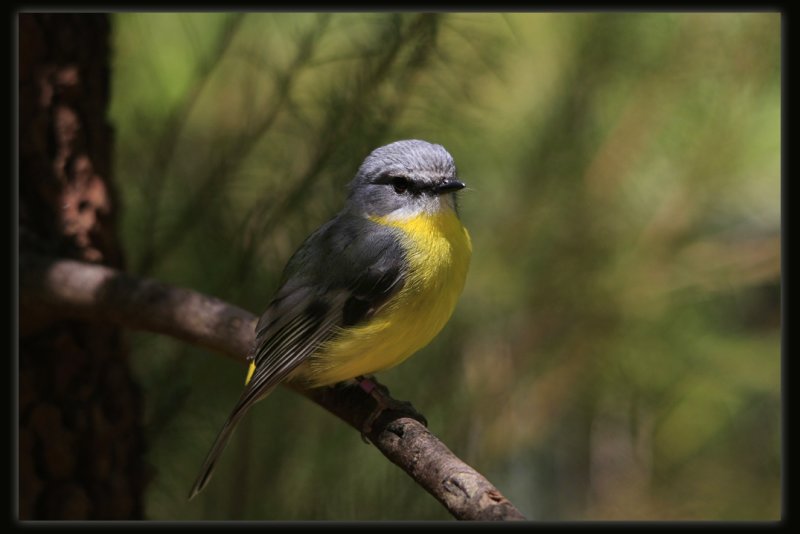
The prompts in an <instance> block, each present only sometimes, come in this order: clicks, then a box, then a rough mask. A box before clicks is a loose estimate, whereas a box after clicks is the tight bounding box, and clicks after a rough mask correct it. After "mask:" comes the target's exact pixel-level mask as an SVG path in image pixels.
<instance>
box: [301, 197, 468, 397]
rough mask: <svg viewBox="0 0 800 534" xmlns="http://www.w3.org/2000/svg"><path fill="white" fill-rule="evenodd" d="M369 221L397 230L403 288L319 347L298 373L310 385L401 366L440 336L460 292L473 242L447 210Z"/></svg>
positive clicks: (323, 383)
mask: <svg viewBox="0 0 800 534" xmlns="http://www.w3.org/2000/svg"><path fill="white" fill-rule="evenodd" d="M374 220H375V222H378V223H379V224H385V225H389V226H394V227H396V228H399V229H400V230H402V233H403V240H404V242H403V245H404V248H405V250H406V257H407V260H408V263H409V270H408V273H407V275H406V279H405V285H404V286H403V288H402V289H401V290H400V291H399V292H398V294H397V295H395V297H394V298H392V299H391V300H390V301H389V302H388V303H387V304H386V305H385V306H384V307H383V308H381V309H380V310H379V311H378V312H377V313H376V314H375V315H374V316H373V317H372V318H371V319H370V320H369V321H367V323H365V324H363V325H360V326H357V327H354V328H351V329H349V330H347V331H346V332H345V333H343V334H342V335H341V336H339V337H337V338H336V339H334V340H333V341H331V342H328V343H327V344H325V345H324V346H323V347H322V349H321V350H320V351H319V352H318V353H317V356H316V357H315V358H313V359H312V360H311V362H310V365H309V366H308V367H306V368H305V369H304V370H303V371H304V372H303V373H302V374H303V375H305V376H304V377H303V378H304V379H306V380H308V381H309V382H310V384H311V385H313V386H323V385H328V384H333V383H335V382H340V381H342V380H347V379H349V378H353V377H355V376H359V375H365V374H371V373H375V372H377V371H380V370H383V369H387V368H389V367H392V366H394V365H397V364H398V363H400V362H402V361H403V360H405V359H406V358H408V357H409V356H411V355H412V354H414V353H415V352H417V351H418V350H419V349H421V348H422V347H424V346H425V345H427V344H428V343H429V342H430V341H431V340H432V339H433V338H434V337H435V336H436V334H438V333H439V331H440V330H441V329H442V328H443V327H444V325H445V324H446V323H447V321H448V319H450V315H451V314H452V313H453V309H454V308H455V305H456V302H457V301H458V297H459V295H460V294H461V290H462V289H463V288H464V281H465V280H466V277H467V270H468V268H469V261H470V257H471V255H472V244H471V242H470V237H469V233H468V232H467V230H466V228H464V227H463V226H462V225H461V222H460V221H459V220H458V217H457V216H456V214H455V213H454V212H453V211H452V210H450V209H445V210H442V211H440V212H438V213H435V214H423V215H418V216H415V217H413V218H410V219H404V220H389V219H385V218H376V219H374Z"/></svg>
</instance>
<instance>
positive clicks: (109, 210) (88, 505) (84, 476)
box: [18, 13, 145, 519]
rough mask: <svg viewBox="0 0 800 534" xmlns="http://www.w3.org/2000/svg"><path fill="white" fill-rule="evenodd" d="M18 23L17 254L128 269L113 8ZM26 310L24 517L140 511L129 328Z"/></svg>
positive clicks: (140, 460) (129, 515) (137, 413)
mask: <svg viewBox="0 0 800 534" xmlns="http://www.w3.org/2000/svg"><path fill="white" fill-rule="evenodd" d="M18 24H19V139H20V141H19V165H20V167H19V248H20V253H21V254H25V253H26V252H32V251H34V252H39V253H42V252H46V253H49V254H53V255H57V256H60V257H67V258H75V259H79V260H82V261H84V262H90V263H95V264H104V265H108V266H112V267H115V268H124V265H123V257H122V253H121V248H120V245H119V242H118V240H117V229H116V224H115V215H116V212H117V202H116V199H115V197H114V191H113V188H112V182H111V155H112V152H111V150H112V143H113V136H112V131H111V128H110V126H109V124H108V123H107V122H106V118H105V117H106V110H107V107H108V100H109V35H110V25H109V18H108V16H107V15H103V14H62V13H48V14H34V13H23V14H20V15H19V16H18ZM23 270H24V265H20V274H21V275H22V274H23V272H22V271H23ZM19 311H20V331H19V332H20V338H19V412H18V415H19V462H18V465H19V511H18V512H19V518H20V519H136V518H141V517H142V493H143V488H144V482H145V481H144V455H143V452H144V451H143V449H144V445H143V444H144V441H143V428H142V422H141V414H142V410H141V407H142V399H141V395H140V392H139V389H138V388H137V386H136V384H135V382H134V381H133V379H132V376H131V370H130V368H129V365H128V361H127V357H128V354H127V350H126V347H125V342H124V339H123V336H122V333H121V330H119V329H118V328H116V327H113V326H111V325H102V324H101V325H98V324H89V323H85V322H82V321H80V320H65V319H63V318H61V317H59V316H57V315H55V314H53V313H51V310H49V309H48V308H47V307H39V306H29V305H26V304H25V303H24V302H22V301H21V302H20V310H19Z"/></svg>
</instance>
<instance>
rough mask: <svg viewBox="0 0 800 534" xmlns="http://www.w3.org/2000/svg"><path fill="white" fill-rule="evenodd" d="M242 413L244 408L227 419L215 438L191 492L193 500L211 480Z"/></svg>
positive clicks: (190, 495) (190, 497)
mask: <svg viewBox="0 0 800 534" xmlns="http://www.w3.org/2000/svg"><path fill="white" fill-rule="evenodd" d="M242 415H244V410H241V411H237V412H234V413H233V414H231V416H230V417H229V418H228V420H227V421H225V424H224V425H223V427H222V430H220V431H219V434H218V435H217V439H216V440H214V444H213V445H212V446H211V450H210V451H208V455H207V456H206V459H205V461H204V462H203V467H201V468H200V474H199V475H197V480H195V481H194V485H193V486H192V490H191V491H190V492H189V500H192V499H193V498H194V497H195V496H196V495H197V494H198V493H200V492H201V491H203V488H205V487H206V484H208V481H209V480H211V474H212V473H213V472H214V467H216V465H217V460H218V459H219V456H220V454H222V451H224V450H225V446H226V445H227V444H228V440H229V439H230V437H231V435H232V434H233V431H234V429H235V428H236V424H237V423H238V422H239V420H240V419H241V417H242Z"/></svg>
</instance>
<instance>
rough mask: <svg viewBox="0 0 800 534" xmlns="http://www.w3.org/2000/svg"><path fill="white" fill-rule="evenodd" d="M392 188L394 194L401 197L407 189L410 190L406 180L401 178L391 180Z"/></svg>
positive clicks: (409, 184)
mask: <svg viewBox="0 0 800 534" xmlns="http://www.w3.org/2000/svg"><path fill="white" fill-rule="evenodd" d="M392 187H393V188H394V192H395V193H397V194H398V195H402V194H403V193H405V192H406V190H407V189H412V187H411V183H410V182H409V181H408V179H406V178H403V177H402V176H397V177H395V178H394V179H392Z"/></svg>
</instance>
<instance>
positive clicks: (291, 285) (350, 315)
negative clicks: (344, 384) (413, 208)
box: [190, 215, 406, 498]
mask: <svg viewBox="0 0 800 534" xmlns="http://www.w3.org/2000/svg"><path fill="white" fill-rule="evenodd" d="M405 271H406V260H405V255H404V253H403V250H402V247H401V246H400V241H399V239H398V236H397V234H396V233H394V231H393V230H391V229H388V228H386V227H384V226H381V225H378V224H376V223H373V222H371V221H369V220H366V219H362V218H356V217H354V216H347V215H340V216H338V217H336V218H335V219H333V220H331V221H329V222H328V223H327V224H325V225H324V226H322V227H321V228H320V229H319V230H317V232H315V233H314V234H312V235H311V236H309V238H308V239H307V240H306V241H305V242H304V243H303V245H301V247H300V248H299V249H298V251H297V252H296V253H295V254H294V256H292V259H291V260H289V263H288V265H287V267H286V271H285V273H284V277H283V284H282V286H281V288H280V289H279V291H278V293H277V294H276V295H275V297H274V298H273V300H272V301H271V302H270V304H269V306H268V307H267V310H266V311H265V312H264V314H263V315H262V316H261V318H260V320H259V322H258V324H257V326H256V341H255V344H254V347H253V350H252V351H251V353H250V356H249V357H248V358H249V359H251V360H253V363H255V366H256V368H255V371H254V372H253V376H252V377H251V379H250V381H249V382H248V383H247V385H246V386H245V389H244V391H243V392H242V394H241V396H240V397H239V400H238V401H237V403H236V405H235V406H234V408H233V411H232V412H231V414H230V415H229V416H228V419H227V420H226V421H225V424H224V425H223V427H222V429H221V430H220V432H219V434H218V436H217V439H216V440H215V442H214V444H213V445H212V447H211V450H210V451H209V453H208V455H207V456H206V460H205V462H204V464H203V466H202V468H201V470H200V474H199V475H198V477H197V479H196V481H195V483H194V486H193V487H192V490H191V492H190V498H192V497H194V496H195V495H197V494H198V493H199V492H200V491H201V490H202V489H203V488H204V487H205V486H206V484H207V483H208V481H209V479H210V477H211V474H212V472H213V470H214V466H215V464H216V462H217V459H218V458H219V456H220V454H221V453H222V451H223V450H224V448H225V445H226V444H227V442H228V439H229V438H230V436H231V434H232V433H233V430H234V428H235V427H236V424H237V423H238V422H239V420H240V419H241V418H242V417H243V416H244V414H245V413H246V412H247V410H248V409H249V408H250V407H251V406H252V405H253V404H254V403H256V402H257V401H258V400H260V399H261V398H263V397H264V396H265V395H267V394H268V393H269V392H270V391H271V390H272V389H273V388H275V387H276V386H277V385H278V384H279V383H281V382H282V381H283V380H284V379H286V378H287V377H288V376H289V375H290V374H291V372H292V371H294V370H295V369H296V368H297V366H298V365H300V364H301V363H303V362H304V361H305V360H306V359H307V358H308V357H309V356H311V355H312V354H313V353H314V351H315V350H317V348H319V346H320V344H321V343H323V342H324V341H326V340H328V339H330V338H331V337H332V336H334V335H336V332H337V331H338V328H339V327H343V326H351V325H355V324H358V323H359V322H361V321H363V320H365V319H367V318H369V317H371V316H372V315H373V314H374V313H375V312H376V311H377V310H378V309H380V307H381V306H382V305H383V304H384V303H385V302H386V301H387V300H388V299H389V298H390V297H391V295H393V294H395V293H396V292H397V291H398V290H399V289H400V288H401V287H402V286H403V283H404V279H405Z"/></svg>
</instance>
